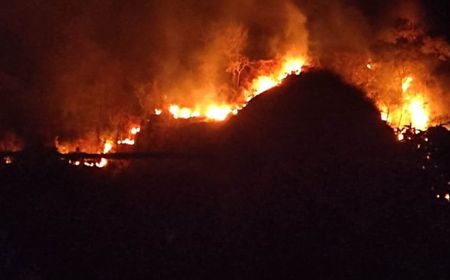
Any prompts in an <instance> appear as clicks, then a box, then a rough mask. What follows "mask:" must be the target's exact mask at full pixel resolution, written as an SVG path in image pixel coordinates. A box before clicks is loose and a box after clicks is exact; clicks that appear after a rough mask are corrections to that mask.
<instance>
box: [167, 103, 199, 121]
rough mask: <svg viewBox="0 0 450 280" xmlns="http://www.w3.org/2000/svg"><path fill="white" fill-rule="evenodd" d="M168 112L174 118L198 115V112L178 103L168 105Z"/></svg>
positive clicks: (188, 117) (187, 117)
mask: <svg viewBox="0 0 450 280" xmlns="http://www.w3.org/2000/svg"><path fill="white" fill-rule="evenodd" d="M169 112H170V113H171V114H172V116H173V117H174V118H175V119H190V118H195V117H200V112H198V111H197V110H193V109H191V108H187V107H180V106H178V105H170V107H169Z"/></svg>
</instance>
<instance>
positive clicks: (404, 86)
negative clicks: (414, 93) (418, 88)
mask: <svg viewBox="0 0 450 280" xmlns="http://www.w3.org/2000/svg"><path fill="white" fill-rule="evenodd" d="M412 81H413V78H412V77H409V76H408V77H406V78H404V79H403V80H402V91H403V92H404V93H405V92H407V91H408V89H409V88H410V87H411V83H412Z"/></svg>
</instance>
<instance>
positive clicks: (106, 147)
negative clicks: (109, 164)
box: [102, 140, 113, 154]
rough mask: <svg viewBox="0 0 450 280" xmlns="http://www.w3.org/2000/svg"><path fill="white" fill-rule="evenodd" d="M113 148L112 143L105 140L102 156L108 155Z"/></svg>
mask: <svg viewBox="0 0 450 280" xmlns="http://www.w3.org/2000/svg"><path fill="white" fill-rule="evenodd" d="M112 148H113V141H111V140H106V141H105V144H104V145H103V152H102V153H103V154H107V153H109V152H110V151H111V150H112Z"/></svg>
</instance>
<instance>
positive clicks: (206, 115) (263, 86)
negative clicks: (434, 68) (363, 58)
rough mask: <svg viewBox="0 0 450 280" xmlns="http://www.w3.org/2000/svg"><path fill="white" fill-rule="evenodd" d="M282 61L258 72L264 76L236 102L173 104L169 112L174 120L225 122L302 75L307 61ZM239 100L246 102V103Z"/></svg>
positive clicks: (290, 57)
mask: <svg viewBox="0 0 450 280" xmlns="http://www.w3.org/2000/svg"><path fill="white" fill-rule="evenodd" d="M280 61H281V63H278V64H276V63H275V66H273V67H272V68H270V69H261V70H258V72H264V74H261V75H258V76H256V77H254V78H253V79H252V80H251V81H250V82H249V83H248V86H247V87H244V88H241V92H240V95H239V96H240V97H239V98H237V100H236V101H235V102H230V103H228V104H226V103H219V104H220V105H218V104H217V103H215V102H212V103H206V104H202V103H200V104H197V105H196V106H195V107H194V108H190V107H183V106H180V105H177V104H171V105H170V106H169V108H168V111H169V113H170V115H172V117H173V118H174V119H191V118H198V119H200V120H205V121H224V120H226V119H227V118H228V117H229V116H231V115H236V114H237V113H238V111H239V110H240V109H242V108H244V107H245V106H246V105H247V102H249V101H250V100H251V99H252V98H254V97H255V96H257V95H259V94H261V93H263V92H265V91H267V90H269V89H271V88H273V87H276V86H277V85H279V84H281V83H282V82H283V80H284V79H285V78H286V77H287V76H289V75H292V74H293V75H298V74H300V73H301V71H302V67H303V65H305V61H306V60H305V59H304V58H303V57H294V56H286V57H285V58H284V59H282V60H280ZM238 100H244V102H242V101H238ZM153 112H154V114H155V115H161V114H162V110H161V109H154V110H153Z"/></svg>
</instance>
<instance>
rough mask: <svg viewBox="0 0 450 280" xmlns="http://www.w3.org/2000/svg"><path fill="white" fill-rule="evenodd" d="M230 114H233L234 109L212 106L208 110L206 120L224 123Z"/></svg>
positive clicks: (225, 106) (224, 106)
mask: <svg viewBox="0 0 450 280" xmlns="http://www.w3.org/2000/svg"><path fill="white" fill-rule="evenodd" d="M230 113H232V109H231V107H230V106H227V105H223V106H217V105H210V106H209V107H208V108H207V109H206V114H205V115H206V118H207V119H209V120H215V121H223V120H225V119H226V118H227V117H228V115H230Z"/></svg>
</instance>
